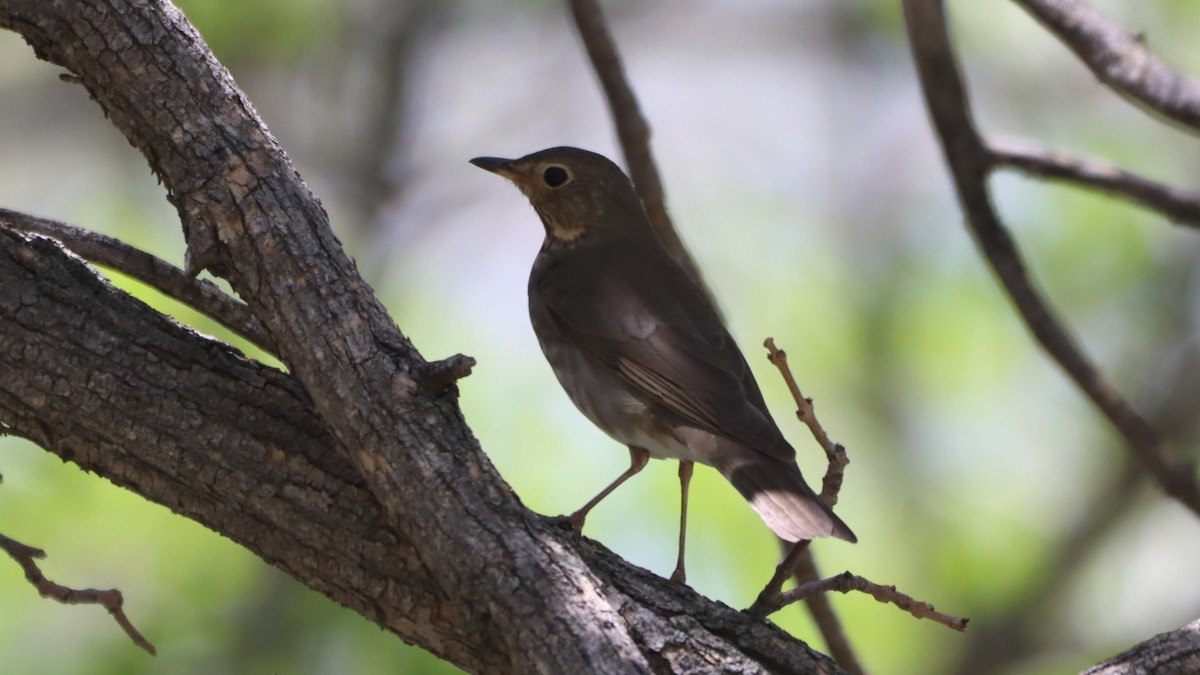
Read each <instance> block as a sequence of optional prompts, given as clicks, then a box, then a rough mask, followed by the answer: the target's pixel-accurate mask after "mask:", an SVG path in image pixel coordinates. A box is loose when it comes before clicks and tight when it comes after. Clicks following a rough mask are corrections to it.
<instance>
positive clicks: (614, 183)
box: [471, 147, 645, 243]
mask: <svg viewBox="0 0 1200 675" xmlns="http://www.w3.org/2000/svg"><path fill="white" fill-rule="evenodd" d="M471 163H472V164H474V165H475V166H477V167H479V168H481V169H485V170H487V171H491V172H492V173H494V174H498V175H500V176H503V177H505V178H507V179H508V180H510V181H512V182H513V184H515V185H516V186H517V188H518V189H520V190H521V192H522V193H523V194H524V195H525V196H526V197H528V198H529V203H530V204H532V205H533V208H534V210H536V211H537V213H538V215H539V216H541V218H542V224H543V225H545V227H546V236H547V237H549V238H550V239H552V240H554V241H555V242H559V243H574V242H576V241H578V240H580V239H581V238H583V237H584V236H586V235H587V234H588V233H589V232H591V231H593V230H595V229H596V228H598V227H604V228H606V229H611V228H620V227H629V226H636V224H638V223H639V222H640V220H644V219H645V212H644V211H643V209H642V203H641V201H640V200H639V199H638V197H637V193H635V192H634V190H633V185H632V184H631V183H630V182H629V178H627V177H626V176H625V173H624V172H623V171H621V169H620V167H618V166H617V165H616V164H613V163H612V162H611V161H610V160H609V159H608V158H606V157H604V156H603V155H598V154H596V153H594V152H588V151H587V150H580V149H579V148H569V147H558V148H549V149H547V150H541V151H539V152H535V153H533V154H529V155H525V156H524V157H521V158H519V159H502V158H499V157H476V158H475V159H472V160H471Z"/></svg>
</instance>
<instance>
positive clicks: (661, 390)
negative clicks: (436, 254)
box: [470, 146, 857, 582]
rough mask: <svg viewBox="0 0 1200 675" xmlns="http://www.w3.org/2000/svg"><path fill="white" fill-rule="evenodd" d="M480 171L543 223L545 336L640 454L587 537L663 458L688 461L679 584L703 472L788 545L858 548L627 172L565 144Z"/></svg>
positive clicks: (534, 295)
mask: <svg viewBox="0 0 1200 675" xmlns="http://www.w3.org/2000/svg"><path fill="white" fill-rule="evenodd" d="M470 162H471V164H474V165H475V166H477V167H479V168H481V169H485V170H487V171H490V172H492V173H494V174H497V175H499V176H502V177H504V178H506V179H508V180H509V181H510V182H512V183H513V184H515V185H516V187H517V188H518V189H519V190H520V191H521V192H522V193H523V194H524V195H525V197H527V198H528V199H529V202H530V204H531V205H532V206H533V209H534V211H536V212H537V215H538V216H539V217H540V218H541V221H542V225H543V227H544V228H545V238H544V240H543V242H542V246H541V249H540V250H539V251H538V254H537V257H536V258H535V259H534V262H533V268H532V270H531V272H530V275H529V284H528V295H529V316H530V321H531V323H532V325H533V330H534V333H535V334H536V335H537V340H538V343H539V345H540V346H541V349H542V352H543V354H544V355H545V357H546V360H547V361H549V363H550V366H551V368H552V369H553V371H554V375H555V376H556V378H557V379H558V382H559V384H561V385H562V388H563V389H564V390H565V391H566V393H567V396H568V397H569V398H570V399H571V401H572V402H573V403H574V404H575V406H576V407H577V408H578V409H579V410H580V412H582V413H583V415H584V416H585V417H587V418H588V419H589V420H591V422H592V423H593V424H595V425H596V426H597V427H599V428H600V429H601V430H602V431H604V432H605V433H606V434H607V435H608V436H610V437H612V438H613V439H615V440H616V441H618V442H619V443H622V444H624V445H626V446H628V448H629V455H630V465H629V468H628V469H627V470H625V471H624V472H623V473H622V474H621V475H620V476H618V477H617V478H616V479H615V480H614V481H612V483H610V484H609V485H608V486H607V487H605V488H604V489H603V490H601V491H600V492H599V494H597V495H596V496H595V497H593V498H592V499H591V500H589V501H588V502H587V503H586V504H584V505H583V506H582V507H580V508H579V509H578V510H577V511H575V512H574V513H572V514H571V516H570V522H571V524H572V525H573V526H574V528H575V530H576V532H580V531H581V530H582V527H583V523H584V520H585V519H586V518H587V515H588V513H589V512H590V511H591V510H592V508H593V507H595V506H596V504H598V503H599V502H600V501H601V500H602V499H604V498H605V497H607V496H608V495H609V494H610V493H611V492H612V491H613V490H615V489H616V488H617V487H618V486H620V485H621V484H622V483H624V482H625V481H626V480H628V479H629V478H631V477H632V476H634V475H635V474H637V473H638V472H639V471H641V470H642V469H643V468H644V467H645V466H646V464H647V463H648V461H649V460H650V459H651V458H655V459H675V460H678V461H679V482H680V493H681V496H680V524H679V548H678V557H677V559H676V564H675V570H674V571H673V572H672V574H671V579H672V580H673V581H678V582H685V581H686V579H687V571H686V566H685V563H684V548H685V541H686V532H687V508H688V487H689V484H690V481H691V477H692V472H693V465H694V463H696V462H699V463H701V464H704V465H707V466H710V467H713V468H715V469H716V470H717V471H718V472H720V473H721V475H722V476H724V477H725V478H726V479H727V480H728V481H729V482H730V483H732V484H733V487H734V488H736V489H737V491H738V492H740V493H741V495H742V496H743V497H744V498H745V499H746V500H747V501H748V502H749V503H750V506H751V507H752V508H753V509H754V510H755V511H757V512H758V515H759V516H760V517H761V518H762V520H763V521H764V522H765V523H766V525H767V526H768V527H769V528H770V529H771V530H772V531H773V532H774V533H775V534H776V535H777V536H778V537H779V538H781V539H783V540H785V541H787V542H798V541H802V540H811V539H814V538H816V537H829V536H832V537H836V538H839V539H843V540H846V541H849V542H852V543H853V542H855V541H857V537H856V536H855V535H854V533H853V532H852V531H851V530H850V528H849V527H848V526H847V525H846V524H845V523H844V522H842V520H841V519H840V518H838V517H837V516H836V515H834V513H833V511H832V510H831V509H830V508H829V507H828V506H826V505H825V504H824V502H822V501H821V499H820V497H818V496H817V494H816V493H815V492H813V490H812V489H811V488H810V487H809V486H808V484H807V483H806V482H805V480H804V476H803V475H802V474H801V472H800V468H799V466H797V464H796V459H795V457H796V451H795V450H794V449H793V448H792V446H791V445H790V444H789V443H788V442H787V440H786V439H785V438H784V436H783V433H782V432H781V431H780V430H779V427H778V425H776V423H775V421H774V419H772V417H771V414H770V412H768V410H767V406H766V403H765V402H764V400H763V395H762V392H761V390H760V389H759V387H758V383H757V382H756V381H755V379H754V375H753V374H752V373H751V371H750V367H749V365H748V364H747V362H746V358H745V356H743V355H742V352H741V350H740V349H738V346H737V344H736V343H735V342H734V340H733V338H732V337H731V336H730V334H729V331H728V330H727V329H726V327H725V325H724V322H723V321H722V319H721V317H720V315H719V313H718V312H717V309H716V307H715V306H714V305H713V303H712V301H711V300H710V299H709V297H708V295H707V294H706V293H705V291H704V290H702V289H701V288H700V286H699V285H698V283H697V282H696V281H694V280H693V279H692V278H691V277H690V276H689V275H688V273H687V272H685V271H684V269H683V268H682V267H681V266H680V265H679V264H678V263H677V262H675V260H674V259H673V258H672V257H671V255H670V254H669V253H668V252H667V250H666V248H665V247H664V246H663V244H662V243H661V241H660V240H659V238H658V235H657V234H656V233H655V232H654V230H653V228H652V227H651V225H650V222H649V219H648V218H647V215H646V211H645V209H644V207H643V205H642V201H641V199H640V198H639V197H638V195H637V192H636V191H635V189H634V186H633V184H632V182H631V181H630V179H629V178H628V177H627V176H626V175H625V173H624V172H623V171H622V170H621V168H620V167H618V166H617V165H616V164H615V163H613V162H612V161H611V160H609V159H608V158H606V157H604V156H603V155H600V154H597V153H594V152H590V151H587V150H582V149H579V148H573V147H566V146H560V147H554V148H548V149H546V150H541V151H538V152H534V153H532V154H528V155H525V156H524V157H520V158H518V159H504V158H500V157H476V158H474V159H472V160H470Z"/></svg>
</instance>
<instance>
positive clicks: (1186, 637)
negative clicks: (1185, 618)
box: [1083, 619, 1200, 675]
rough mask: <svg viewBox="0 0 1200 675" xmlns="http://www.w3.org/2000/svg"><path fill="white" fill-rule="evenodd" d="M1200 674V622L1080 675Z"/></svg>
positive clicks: (1190, 624) (1151, 640) (1167, 634)
mask: <svg viewBox="0 0 1200 675" xmlns="http://www.w3.org/2000/svg"><path fill="white" fill-rule="evenodd" d="M1195 672H1200V619H1197V620H1195V621H1193V622H1191V623H1189V624H1188V625H1186V626H1184V627H1182V628H1179V629H1178V630H1173V631H1167V632H1166V633H1159V634H1158V635H1155V636H1154V637H1152V638H1150V639H1149V640H1146V641H1145V642H1142V643H1140V644H1137V645H1134V646H1133V647H1132V648H1130V649H1128V650H1126V651H1124V652H1121V653H1120V654H1117V655H1116V656H1114V657H1112V658H1111V659H1108V660H1106V661H1105V662H1104V663H1100V664H1098V665H1096V666H1094V667H1092V668H1088V669H1087V670H1086V671H1084V673H1083V675H1125V674H1127V673H1195Z"/></svg>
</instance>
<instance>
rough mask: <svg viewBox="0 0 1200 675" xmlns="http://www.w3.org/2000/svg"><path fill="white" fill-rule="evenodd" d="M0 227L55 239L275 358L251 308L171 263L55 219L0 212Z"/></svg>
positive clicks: (123, 243)
mask: <svg viewBox="0 0 1200 675" xmlns="http://www.w3.org/2000/svg"><path fill="white" fill-rule="evenodd" d="M0 225H7V226H8V227H10V228H12V229H13V230H16V231H18V232H30V233H33V234H41V235H45V236H47V237H50V238H52V239H55V240H57V241H59V242H60V243H62V245H63V246H64V247H65V248H66V249H67V250H69V251H71V252H72V253H74V254H75V255H78V256H79V257H81V258H83V259H84V260H87V261H90V262H92V263H95V264H97V265H100V266H102V267H108V268H110V269H113V270H116V271H118V272H120V273H121V274H125V275H127V276H129V277H132V278H134V279H137V280H138V281H140V282H142V283H144V284H146V285H148V286H150V287H151V288H154V289H156V290H158V291H161V292H162V293H163V294H164V295H167V296H168V297H171V298H174V299H176V300H178V301H180V302H182V303H183V304H185V305H187V306H189V307H191V308H193V309H195V310H197V311H199V312H200V313H202V314H204V315H206V316H208V317H210V318H211V319H213V320H214V321H216V322H217V323H220V324H221V325H222V326H225V327H226V328H228V329H229V330H231V331H233V332H235V333H237V334H238V335H241V336H242V337H244V338H246V339H247V340H249V341H251V342H253V343H254V344H255V345H257V346H258V347H259V348H261V349H262V350H264V351H266V352H268V353H271V354H276V353H277V352H276V349H275V341H274V340H273V339H272V338H271V334H270V333H268V332H267V330H266V329H265V328H264V327H263V325H262V323H261V322H260V321H259V320H258V318H257V317H256V316H254V315H253V314H251V313H250V309H249V308H248V307H246V305H245V304H243V303H241V302H239V301H238V300H236V299H234V298H232V297H230V296H229V295H227V294H225V293H224V292H223V291H221V289H220V288H218V287H217V285H216V284H214V283H212V282H211V281H207V280H203V279H195V278H193V277H190V276H188V275H187V274H185V273H184V271H183V270H181V269H179V268H178V267H175V266H174V265H172V264H171V263H169V262H167V261H165V260H162V259H160V258H156V257H154V256H152V255H150V254H149V253H146V252H145V251H139V250H138V249H136V248H133V247H132V246H130V245H129V244H126V243H125V242H123V241H121V240H119V239H114V238H112V237H106V236H104V235H102V234H99V233H97V232H92V231H91V230H85V229H83V228H80V227H75V226H74V225H68V224H67V223H63V222H59V221H57V220H50V219H49V218H40V217H38V216H32V215H29V214H26V213H20V212H18V211H11V210H9V209H0Z"/></svg>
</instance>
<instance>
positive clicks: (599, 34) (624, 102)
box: [569, 0, 717, 307]
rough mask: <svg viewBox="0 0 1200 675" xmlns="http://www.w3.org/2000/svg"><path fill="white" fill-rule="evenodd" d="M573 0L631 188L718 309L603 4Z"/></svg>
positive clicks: (671, 250)
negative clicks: (673, 211)
mask: <svg viewBox="0 0 1200 675" xmlns="http://www.w3.org/2000/svg"><path fill="white" fill-rule="evenodd" d="M569 1H570V6H571V15H572V16H573V17H574V19H575V26H576V28H577V29H578V30H579V37H580V38H581V39H582V40H583V47H584V49H585V50H587V55H588V58H589V59H590V60H591V62H592V69H593V70H595V71H596V76H597V77H598V78H599V79H600V88H601V89H603V90H604V97H605V100H607V101H608V109H609V112H610V113H611V114H612V118H613V124H614V125H616V128H617V138H618V139H619V140H620V142H621V151H622V152H623V153H624V155H625V163H626V164H627V165H629V175H630V177H631V178H632V179H633V186H634V188H635V189H636V190H637V193H638V197H640V198H641V200H642V205H643V206H644V207H645V208H646V215H647V216H648V217H649V218H650V224H651V225H652V226H653V227H654V231H655V233H656V234H658V238H659V240H660V241H661V242H662V243H663V246H664V247H666V249H667V251H668V252H669V253H670V254H671V257H672V258H674V259H675V262H677V263H679V265H680V266H681V267H683V269H684V271H685V272H687V273H688V276H689V277H691V278H692V281H694V282H696V285H697V286H699V287H700V289H701V290H702V291H704V294H705V295H707V296H708V299H709V300H712V302H713V306H714V307H715V306H717V303H716V299H715V298H714V297H713V294H712V291H711V290H709V288H708V284H706V283H705V281H704V275H703V274H701V273H700V268H699V267H697V266H696V262H695V260H693V259H692V256H691V254H690V253H688V250H687V247H686V246H685V245H684V243H683V240H682V239H680V237H679V232H678V231H677V230H676V229H675V225H674V223H672V221H671V216H670V214H668V213H667V199H666V195H665V194H664V193H663V186H662V179H661V178H659V175H658V166H657V165H656V164H655V162H654V153H653V151H652V150H651V149H650V125H649V124H647V123H646V118H645V117H644V116H643V115H642V109H641V107H640V106H639V105H638V101H637V96H636V95H635V94H634V93H633V87H631V86H630V85H629V80H628V79H627V78H626V77H625V68H624V66H623V65H622V64H621V56H620V54H619V53H618V52H617V45H616V43H615V42H614V41H613V38H612V33H610V32H609V30H608V23H607V21H605V19H604V13H603V12H602V11H601V10H600V4H599V2H598V1H597V0H569Z"/></svg>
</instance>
